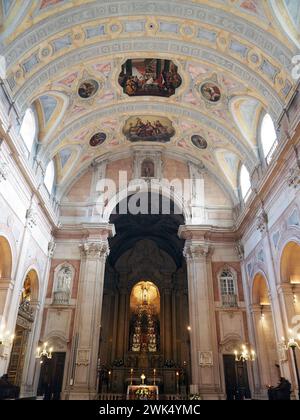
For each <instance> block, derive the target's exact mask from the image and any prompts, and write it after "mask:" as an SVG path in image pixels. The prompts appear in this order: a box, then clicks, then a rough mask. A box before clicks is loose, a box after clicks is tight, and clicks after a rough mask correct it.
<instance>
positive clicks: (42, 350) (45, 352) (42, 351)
mask: <svg viewBox="0 0 300 420" xmlns="http://www.w3.org/2000/svg"><path fill="white" fill-rule="evenodd" d="M52 352H53V347H50V348H49V349H48V343H47V342H46V343H44V344H43V346H42V347H38V348H37V349H36V358H37V359H42V358H43V357H46V358H47V359H52ZM41 363H42V362H41Z"/></svg>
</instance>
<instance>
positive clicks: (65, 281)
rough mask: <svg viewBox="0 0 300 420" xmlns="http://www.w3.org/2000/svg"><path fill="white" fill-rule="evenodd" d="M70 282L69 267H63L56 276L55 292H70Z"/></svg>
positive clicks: (70, 272)
mask: <svg viewBox="0 0 300 420" xmlns="http://www.w3.org/2000/svg"><path fill="white" fill-rule="evenodd" d="M71 280H72V271H71V269H70V267H68V266H64V267H62V268H61V269H60V270H59V273H58V276H57V287H56V291H59V292H70V287H71Z"/></svg>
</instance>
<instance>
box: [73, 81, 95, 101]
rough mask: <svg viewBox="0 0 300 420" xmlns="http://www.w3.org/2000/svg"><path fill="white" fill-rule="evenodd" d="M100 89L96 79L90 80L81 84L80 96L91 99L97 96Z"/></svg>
mask: <svg viewBox="0 0 300 420" xmlns="http://www.w3.org/2000/svg"><path fill="white" fill-rule="evenodd" d="M98 89H99V83H98V82H97V81H96V80H94V79H88V80H85V81H84V82H82V83H80V85H79V88H78V95H79V96H80V98H82V99H89V98H92V97H93V96H94V95H96V93H97V91H98Z"/></svg>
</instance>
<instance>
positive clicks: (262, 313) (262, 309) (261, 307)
mask: <svg viewBox="0 0 300 420" xmlns="http://www.w3.org/2000/svg"><path fill="white" fill-rule="evenodd" d="M260 319H261V320H262V321H264V320H265V314H264V305H261V306H260Z"/></svg>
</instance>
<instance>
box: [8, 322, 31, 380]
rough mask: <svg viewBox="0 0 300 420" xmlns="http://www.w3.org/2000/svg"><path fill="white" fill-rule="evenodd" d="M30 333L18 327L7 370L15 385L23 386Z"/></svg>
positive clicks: (9, 378)
mask: <svg viewBox="0 0 300 420" xmlns="http://www.w3.org/2000/svg"><path fill="white" fill-rule="evenodd" d="M29 333H30V331H29V330H27V329H25V328H23V327H21V326H19V325H17V326H16V329H15V338H14V341H13V346H12V350H11V356H10V361H9V366H8V370H7V374H8V380H9V382H10V383H11V384H13V385H17V386H21V382H22V374H23V367H24V360H25V355H26V349H27V341H28V335H29Z"/></svg>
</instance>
